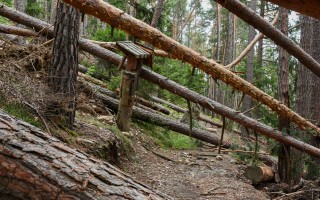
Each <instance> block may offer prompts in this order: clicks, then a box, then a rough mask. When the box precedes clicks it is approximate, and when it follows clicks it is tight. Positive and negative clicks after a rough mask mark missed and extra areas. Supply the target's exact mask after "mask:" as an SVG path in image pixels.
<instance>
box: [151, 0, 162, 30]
mask: <svg viewBox="0 0 320 200" xmlns="http://www.w3.org/2000/svg"><path fill="white" fill-rule="evenodd" d="M164 2H165V0H158V3H157V6H156V8H155V11H154V13H153V17H152V21H151V24H150V25H151V26H152V27H157V26H158V23H159V20H160V17H161V13H162V10H163V8H164Z"/></svg>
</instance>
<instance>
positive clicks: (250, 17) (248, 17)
mask: <svg viewBox="0 0 320 200" xmlns="http://www.w3.org/2000/svg"><path fill="white" fill-rule="evenodd" d="M68 1H69V0H68ZM215 1H216V2H218V3H220V4H221V5H222V6H223V7H225V8H226V9H228V10H229V11H231V12H233V13H234V14H235V15H237V16H238V17H240V18H241V19H243V20H244V21H246V22H247V23H249V24H250V25H252V26H253V27H255V28H256V29H258V30H259V31H260V32H262V33H263V34H264V35H265V36H267V37H269V38H270V39H271V40H273V41H274V42H275V43H276V44H277V45H279V46H281V47H282V48H284V49H285V50H287V51H288V53H290V54H291V55H293V56H294V57H296V58H297V59H298V60H299V61H300V63H302V64H303V65H304V66H305V67H307V68H309V69H310V70H311V71H312V72H313V73H315V74H316V75H317V76H318V77H320V64H319V63H318V62H317V61H315V60H314V59H313V58H312V57H311V56H310V55H309V54H307V53H306V52H305V51H303V50H302V49H301V48H300V47H299V46H298V45H297V44H296V43H294V42H293V41H292V40H290V39H289V38H288V37H286V36H285V35H284V34H283V33H281V31H280V30H278V29H276V28H274V27H273V26H272V25H271V24H270V23H269V22H268V21H267V20H265V19H263V18H262V17H260V16H259V15H257V14H256V13H254V12H253V11H252V10H250V9H249V8H247V6H246V5H244V4H243V3H241V2H240V1H238V0H228V1H225V0H215Z"/></svg>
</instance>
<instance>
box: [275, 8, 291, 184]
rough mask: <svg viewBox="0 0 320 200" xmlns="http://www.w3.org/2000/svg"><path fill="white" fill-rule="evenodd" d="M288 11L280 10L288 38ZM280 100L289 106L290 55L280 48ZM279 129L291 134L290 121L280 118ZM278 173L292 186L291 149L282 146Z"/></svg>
mask: <svg viewBox="0 0 320 200" xmlns="http://www.w3.org/2000/svg"><path fill="white" fill-rule="evenodd" d="M288 15H289V13H288V10H287V9H285V8H281V7H280V8H279V29H280V30H281V32H282V33H283V34H285V35H286V36H287V35H288V20H289V19H288ZM278 99H279V101H281V102H282V103H283V104H284V105H286V106H288V107H290V105H289V103H290V102H289V54H288V52H287V51H286V50H284V49H283V48H281V47H279V71H278ZM278 128H279V130H280V131H281V132H283V133H284V134H289V133H290V131H289V129H290V121H289V120H288V119H287V118H286V117H281V116H279V125H278ZM278 159H279V160H278V172H279V176H280V179H281V181H283V182H285V183H288V184H290V182H291V166H290V162H291V160H290V147H289V146H286V145H283V144H280V151H279V154H278Z"/></svg>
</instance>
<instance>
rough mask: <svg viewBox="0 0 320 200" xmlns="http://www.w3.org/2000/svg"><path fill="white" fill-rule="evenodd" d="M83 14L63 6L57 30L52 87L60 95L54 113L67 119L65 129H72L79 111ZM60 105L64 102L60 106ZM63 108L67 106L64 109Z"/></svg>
mask: <svg viewBox="0 0 320 200" xmlns="http://www.w3.org/2000/svg"><path fill="white" fill-rule="evenodd" d="M79 24H80V13H79V12H78V11H77V10H76V8H74V7H71V6H69V5H67V4H65V3H62V2H59V3H58V9H57V15H56V23H55V29H54V43H53V49H52V55H53V56H52V60H51V67H50V70H49V86H50V87H51V88H52V89H53V91H54V92H55V93H56V95H57V96H58V98H59V97H60V98H61V99H55V100H54V101H58V102H55V103H54V104H58V105H57V107H56V106H55V105H54V106H53V108H52V109H54V110H53V113H56V112H57V113H58V114H60V115H61V114H62V115H64V116H65V118H64V121H65V125H66V126H68V127H69V128H72V126H73V123H74V118H75V110H76V80H77V74H78V62H79V61H78V49H79V44H78V42H79ZM59 101H60V102H59ZM62 104H64V105H67V108H63V106H62Z"/></svg>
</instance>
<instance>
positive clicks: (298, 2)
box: [267, 0, 320, 19]
mask: <svg viewBox="0 0 320 200" xmlns="http://www.w3.org/2000/svg"><path fill="white" fill-rule="evenodd" d="M267 1H270V2H272V3H275V4H278V5H279V6H282V7H284V8H287V9H290V10H295V11H297V12H300V13H302V14H304V15H308V16H312V17H315V18H318V19H320V1H318V0H308V1H305V0H290V1H283V0H267Z"/></svg>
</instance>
